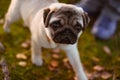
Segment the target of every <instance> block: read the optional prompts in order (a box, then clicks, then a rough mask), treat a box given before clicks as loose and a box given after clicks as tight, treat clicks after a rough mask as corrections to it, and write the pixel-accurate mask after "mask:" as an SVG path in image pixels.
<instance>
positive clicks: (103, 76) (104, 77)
mask: <svg viewBox="0 0 120 80" xmlns="http://www.w3.org/2000/svg"><path fill="white" fill-rule="evenodd" d="M110 77H112V74H110V73H108V72H102V74H101V78H102V79H109V78H110Z"/></svg>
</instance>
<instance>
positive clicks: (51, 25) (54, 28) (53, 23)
mask: <svg viewBox="0 0 120 80" xmlns="http://www.w3.org/2000/svg"><path fill="white" fill-rule="evenodd" d="M61 26H62V25H61V23H60V21H55V22H52V23H51V24H50V27H51V28H52V29H53V30H57V29H58V28H60V27H61Z"/></svg>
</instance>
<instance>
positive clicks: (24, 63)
mask: <svg viewBox="0 0 120 80" xmlns="http://www.w3.org/2000/svg"><path fill="white" fill-rule="evenodd" d="M18 65H19V66H21V67H25V66H26V65H27V63H26V62H25V61H20V62H19V63H18Z"/></svg>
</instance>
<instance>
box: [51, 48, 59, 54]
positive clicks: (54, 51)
mask: <svg viewBox="0 0 120 80" xmlns="http://www.w3.org/2000/svg"><path fill="white" fill-rule="evenodd" d="M52 52H53V53H57V54H58V53H60V49H59V48H55V49H53V50H52Z"/></svg>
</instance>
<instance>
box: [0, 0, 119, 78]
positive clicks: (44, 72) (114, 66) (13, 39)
mask: <svg viewBox="0 0 120 80" xmlns="http://www.w3.org/2000/svg"><path fill="white" fill-rule="evenodd" d="M61 1H63V0H61ZM63 2H69V1H67V0H66V1H65V0H64V1H63ZM72 2H75V0H73V1H71V2H70V3H72ZM9 3H10V0H0V18H3V17H4V14H5V12H6V11H7V8H8V5H9ZM2 26H3V25H2V24H0V41H1V42H2V43H3V45H4V46H5V48H6V52H5V53H4V54H0V59H1V56H4V58H5V60H6V62H7V63H8V67H9V70H10V77H11V80H49V79H50V80H73V77H74V72H73V71H72V70H71V69H67V68H65V66H64V65H63V62H62V60H63V58H65V57H66V56H65V54H64V53H63V52H61V54H60V56H61V57H60V59H58V62H59V67H58V68H57V70H56V71H50V70H49V69H48V65H49V64H50V61H51V60H52V57H51V55H52V51H51V50H48V49H44V50H43V53H44V54H43V58H44V60H45V63H44V65H43V66H41V67H37V66H35V65H33V64H32V63H31V59H30V57H31V55H30V53H31V52H30V49H23V48H22V47H21V43H22V42H24V41H25V40H27V39H30V32H29V30H28V29H27V28H25V27H23V25H22V21H19V22H17V23H14V24H12V25H11V33H10V34H6V33H5V32H4V31H3V29H2ZM90 30H91V25H89V26H88V28H87V30H86V31H85V32H84V34H82V36H81V38H80V39H79V44H78V49H79V52H80V56H81V60H82V63H83V65H84V68H85V69H86V70H87V71H89V72H93V67H94V66H95V65H101V66H103V67H104V68H105V70H106V71H109V72H110V73H111V74H112V75H116V76H117V77H120V32H119V30H120V24H118V27H117V31H116V33H115V35H114V37H113V38H112V39H110V40H108V41H101V40H97V39H95V38H94V36H93V35H92V34H91V32H90ZM104 46H108V47H109V48H110V50H111V54H110V55H108V54H106V52H105V51H104V50H103V47H104ZM17 53H24V54H25V55H27V57H28V59H27V60H25V61H26V62H27V66H26V67H20V66H19V65H18V62H19V61H21V60H18V59H17V58H16V54H17ZM94 57H95V58H98V59H99V61H98V62H95V61H94V60H93V58H94ZM3 77H4V75H3V73H2V70H1V67H0V80H3ZM119 79H120V78H119ZM95 80H103V79H101V78H96V79H95ZM108 80H112V77H111V78H110V79H108Z"/></svg>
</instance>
